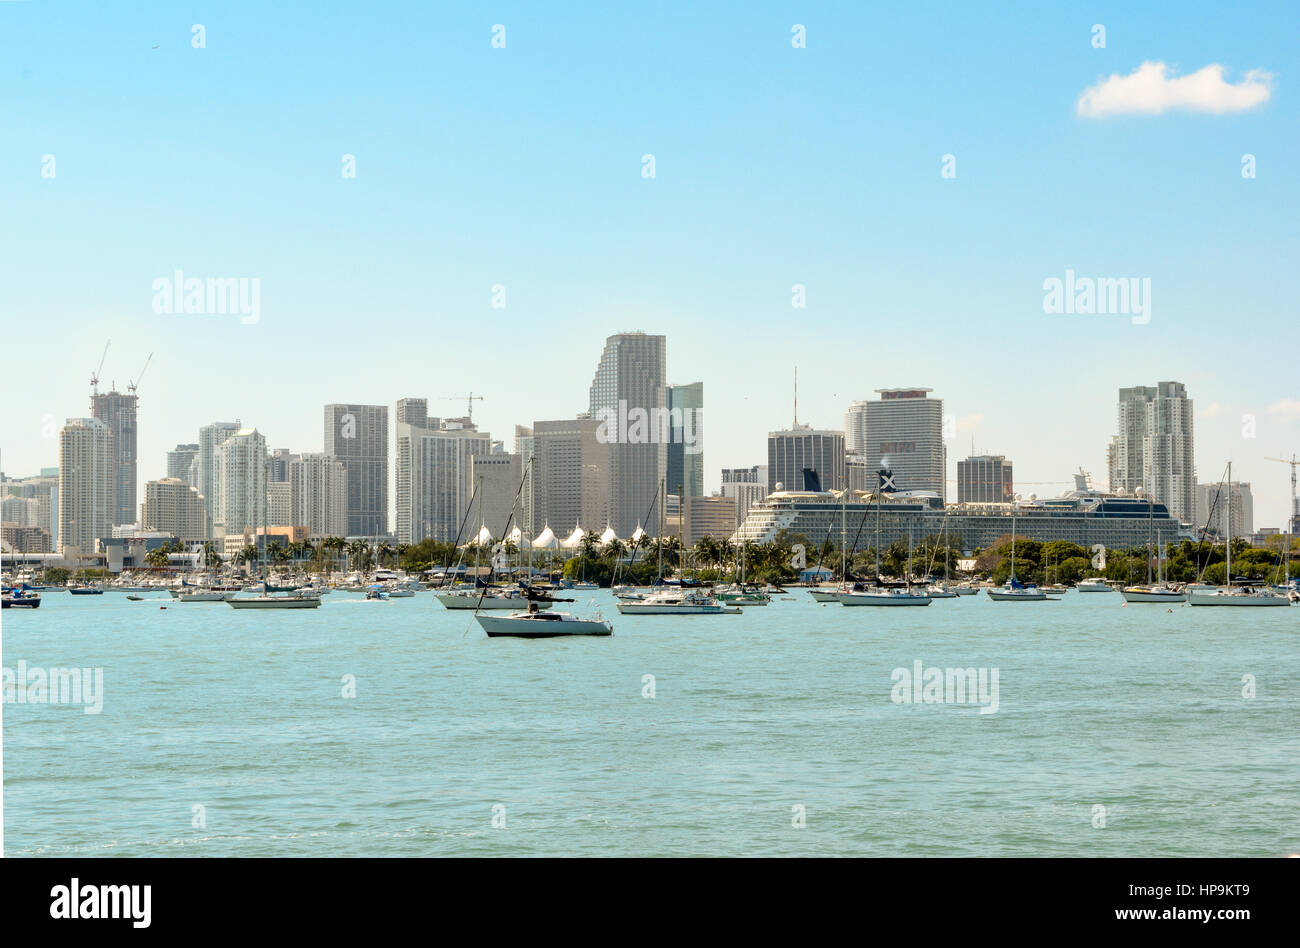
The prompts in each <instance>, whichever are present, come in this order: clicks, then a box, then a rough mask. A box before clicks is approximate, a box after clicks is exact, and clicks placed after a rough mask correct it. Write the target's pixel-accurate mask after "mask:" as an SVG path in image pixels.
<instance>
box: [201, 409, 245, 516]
mask: <svg viewBox="0 0 1300 948" xmlns="http://www.w3.org/2000/svg"><path fill="white" fill-rule="evenodd" d="M239 427H240V425H239V422H237V421H214V422H212V424H210V425H204V426H203V427H202V428H200V429H199V453H198V455H197V457H196V458H195V461H196V464H195V468H194V480H193V484H194V487H195V488H196V489H197V490H198V492H199V493H200V494H202V495H203V509H204V511H206V512H207V515H208V516H207V519H208V529H209V530H210V531H211V530H213V529H214V528H215V527H216V523H217V452H218V451H219V450H220V448H221V445H222V444H224V443H225V440H226V439H227V438H229V437H230V436H231V435H232V434H234V433H235V432H236V431H238V430H239ZM214 535H215V534H214Z"/></svg>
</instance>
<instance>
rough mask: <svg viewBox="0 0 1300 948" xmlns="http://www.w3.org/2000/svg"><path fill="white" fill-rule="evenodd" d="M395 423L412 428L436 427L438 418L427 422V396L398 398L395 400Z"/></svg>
mask: <svg viewBox="0 0 1300 948" xmlns="http://www.w3.org/2000/svg"><path fill="white" fill-rule="evenodd" d="M396 423H397V424H399V425H410V426H412V427H413V428H437V427H438V419H437V418H435V419H433V424H429V400H428V399H427V398H399V399H398V400H397V412H396Z"/></svg>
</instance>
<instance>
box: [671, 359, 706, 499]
mask: <svg viewBox="0 0 1300 948" xmlns="http://www.w3.org/2000/svg"><path fill="white" fill-rule="evenodd" d="M667 453H668V458H667V463H668V475H667V476H668V482H667V483H668V491H669V492H670V493H678V492H680V493H681V494H682V495H684V496H686V497H703V496H704V383H703V382H693V383H691V384H690V385H670V386H668V452H667Z"/></svg>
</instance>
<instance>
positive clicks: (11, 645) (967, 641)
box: [3, 591, 1300, 856]
mask: <svg viewBox="0 0 1300 948" xmlns="http://www.w3.org/2000/svg"><path fill="white" fill-rule="evenodd" d="M573 595H575V596H580V597H581V598H580V600H579V602H578V603H575V604H574V607H578V608H579V609H580V610H581V608H585V606H586V605H587V603H588V602H589V601H590V600H591V599H592V598H593V594H591V593H586V594H581V593H575V594H573ZM594 598H595V601H596V604H597V605H598V606H600V607H602V608H603V611H604V613H605V616H606V617H607V618H610V619H612V621H613V623H614V635H613V636H612V637H610V638H604V639H592V638H572V639H552V640H543V641H525V640H513V639H491V640H489V639H487V638H486V637H485V636H484V635H483V633H482V632H481V630H480V629H479V628H478V626H477V624H471V622H472V620H471V618H470V616H469V615H467V614H465V613H454V612H447V611H445V610H444V609H443V608H442V606H441V605H439V604H438V603H437V602H436V600H434V599H433V598H432V596H431V595H430V594H428V593H420V594H418V595H417V597H416V598H415V599H405V600H394V601H390V602H386V603H373V602H371V603H367V602H364V601H362V600H361V599H360V598H359V597H358V596H355V595H350V594H345V593H333V594H331V595H328V596H326V597H325V599H324V603H323V605H322V607H321V608H320V609H317V610H309V611H284V612H273V613H266V612H250V611H236V610H234V609H231V608H230V607H228V606H226V605H224V604H221V603H215V604H200V603H190V604H176V603H175V602H173V601H171V600H170V599H157V600H153V601H144V602H128V601H127V600H126V599H125V597H124V595H123V594H121V593H111V592H110V593H107V594H105V595H104V596H102V597H98V596H96V597H72V596H68V595H66V594H63V593H49V594H46V596H45V602H44V603H43V604H42V606H41V608H40V609H38V610H36V611H34V612H27V611H20V610H14V609H10V610H8V611H6V612H5V613H4V619H3V624H4V629H3V631H4V643H3V644H4V656H3V660H4V665H5V666H6V667H7V668H14V667H15V666H16V665H17V662H18V661H19V660H20V659H24V660H26V662H27V663H28V665H29V666H41V667H46V668H49V667H70V666H77V667H87V666H89V667H96V666H99V667H102V668H103V672H104V706H103V711H102V713H100V714H97V715H94V714H91V715H88V714H85V713H83V711H82V709H80V708H73V707H67V706H61V707H60V706H50V705H16V704H8V705H6V706H5V708H4V752H5V758H4V774H5V801H4V802H5V807H4V814H5V849H6V854H7V855H10V856H65V855H106V856H154V855H187V856H188V855H193V856H199V855H202V856H217V855H221V856H231V855H235V856H259V855H308V856H327V855H329V856H335V855H344V856H361V855H438V856H477V855H543V854H547V855H549V854H560V855H628V856H644V855H656V856H667V855H746V854H755V855H789V856H796V855H818V854H826V855H868V856H890V855H937V856H1003V855H1028V856H1052V855H1086V856H1129V855H1140V856H1164V855H1172V856H1183V855H1186V856H1190V855H1213V856H1241V855H1247V856H1272V855H1279V854H1283V853H1289V852H1296V851H1300V825H1298V824H1297V820H1296V815H1297V813H1300V779H1298V778H1300V663H1298V662H1297V650H1298V649H1297V645H1298V643H1300V608H1290V609H1199V608H1191V607H1175V608H1174V609H1173V611H1172V612H1167V611H1166V607H1165V606H1162V605H1149V606H1138V605H1130V606H1127V607H1126V606H1123V605H1122V603H1121V600H1120V597H1119V595H1118V594H1115V593H1100V594H1080V593H1077V592H1071V593H1069V594H1067V595H1066V597H1065V598H1064V599H1063V600H1061V601H1059V602H1042V603H993V602H990V601H989V600H988V599H987V597H985V596H979V597H971V598H962V599H953V600H940V601H936V602H934V603H933V604H931V605H930V606H927V607H923V608H903V609H898V608H894V609H880V608H874V609H873V608H869V607H865V608H854V609H848V608H844V607H842V606H839V605H835V604H831V605H825V606H822V605H819V604H817V603H815V602H813V601H812V600H811V598H810V597H809V596H808V595H807V594H806V593H805V592H802V591H794V592H792V593H791V594H790V595H789V596H787V597H784V600H785V601H776V602H774V603H773V604H772V605H770V606H767V607H763V608H747V609H746V610H745V614H744V615H742V616H702V617H679V616H663V617H653V616H650V617H646V616H637V617H633V616H620V615H618V613H617V611H616V609H615V608H614V605H613V600H612V599H611V598H610V596H609V594H608V593H607V592H603V591H602V592H601V593H598V594H595V596H594ZM160 605H166V606H168V608H167V609H166V610H162V609H160V608H159V606H160ZM574 607H568V608H574ZM467 630H468V633H467ZM918 659H919V660H921V661H922V662H924V664H925V665H926V666H938V667H941V668H944V667H968V666H973V667H977V668H979V667H985V668H989V669H992V668H997V669H998V676H999V696H998V697H999V705H998V710H997V712H996V713H994V714H980V713H979V712H978V709H977V707H976V706H973V705H950V704H930V705H925V704H919V705H906V704H896V703H894V702H893V701H892V700H891V697H890V695H891V688H892V686H893V681H892V679H891V673H892V672H893V670H894V669H895V668H899V667H903V668H908V669H911V667H912V663H913V662H914V661H916V660H918ZM346 675H354V676H355V679H356V690H357V694H356V697H354V698H344V697H342V694H341V693H342V690H343V688H344V682H343V678H344V676H346ZM645 675H653V676H654V688H655V697H653V698H646V697H642V690H643V687H644V686H643V676H645ZM1244 675H1253V676H1254V678H1255V683H1256V684H1255V687H1256V689H1257V694H1256V696H1255V697H1253V698H1249V699H1248V698H1244V697H1243V695H1242V690H1243V683H1242V679H1243V676H1244ZM196 806H201V807H203V810H202V811H196V810H195V809H194V807H196ZM1097 806H1102V807H1104V808H1105V825H1104V827H1099V826H1098V827H1095V826H1094V825H1093V824H1094V821H1095V820H1096V816H1095V812H1096V811H1094V807H1097ZM494 807H496V808H497V809H496V810H495V813H496V814H497V817H498V820H499V819H500V816H501V815H502V812H503V815H504V819H505V827H504V828H502V829H497V828H494V827H493V818H494ZM501 807H504V811H502V810H501V809H500V808H501ZM796 807H802V808H803V812H804V813H805V818H806V825H805V826H804V827H803V828H795V827H794V826H793V825H792V823H793V822H794V821H795V819H796V816H797V811H796V809H795V808H796ZM198 812H201V813H202V815H203V821H202V822H203V823H205V824H206V825H198V826H196V825H194V824H195V822H196V821H197V817H196V813H198Z"/></svg>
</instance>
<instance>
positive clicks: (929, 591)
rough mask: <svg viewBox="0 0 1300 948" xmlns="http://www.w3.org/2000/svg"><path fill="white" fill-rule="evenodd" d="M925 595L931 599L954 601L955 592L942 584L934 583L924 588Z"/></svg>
mask: <svg viewBox="0 0 1300 948" xmlns="http://www.w3.org/2000/svg"><path fill="white" fill-rule="evenodd" d="M925 594H926V595H927V596H929V597H930V598H931V599H956V598H957V595H958V593H957V590H956V589H953V588H952V587H951V586H947V585H945V584H944V583H935V584H934V585H933V586H926V587H925Z"/></svg>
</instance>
